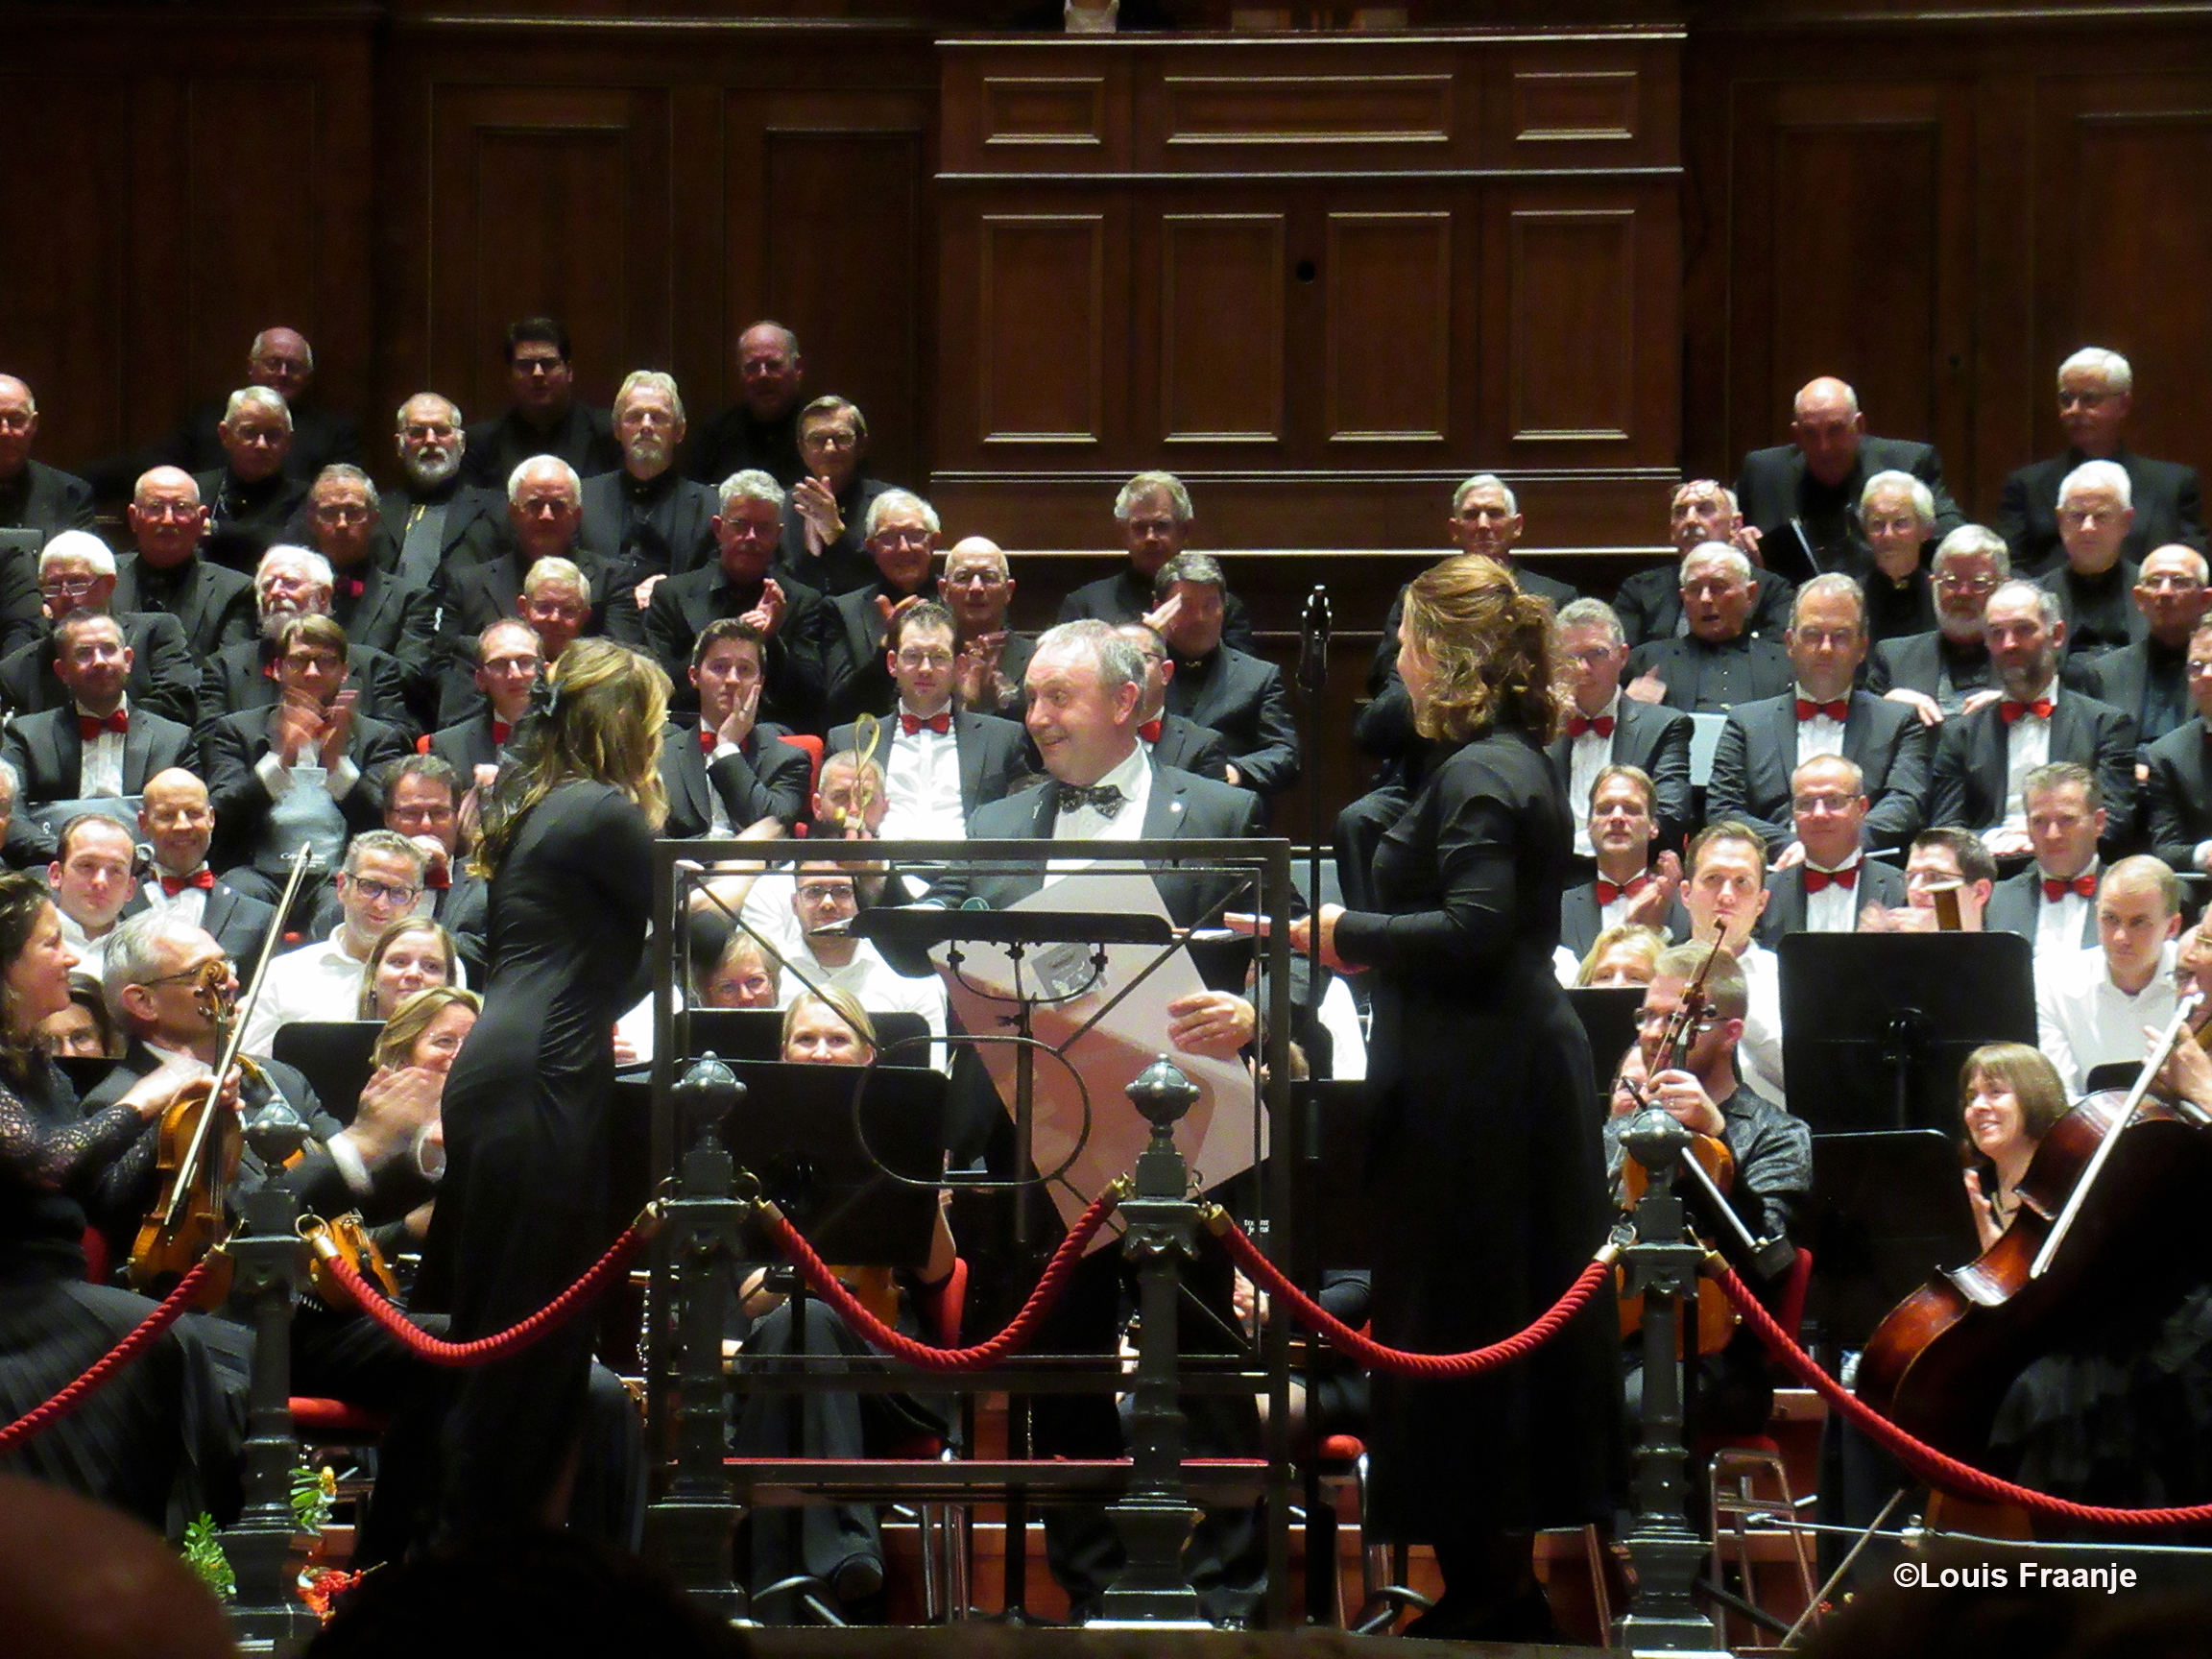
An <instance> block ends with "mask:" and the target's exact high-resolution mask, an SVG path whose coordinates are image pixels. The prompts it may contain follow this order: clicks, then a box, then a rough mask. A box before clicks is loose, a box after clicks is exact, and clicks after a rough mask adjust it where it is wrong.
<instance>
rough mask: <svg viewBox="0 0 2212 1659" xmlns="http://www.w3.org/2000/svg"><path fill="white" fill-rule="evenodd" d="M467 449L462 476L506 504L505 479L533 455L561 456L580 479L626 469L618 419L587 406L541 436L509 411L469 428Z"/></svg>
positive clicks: (574, 406)
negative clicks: (617, 433) (618, 438)
mask: <svg viewBox="0 0 2212 1659" xmlns="http://www.w3.org/2000/svg"><path fill="white" fill-rule="evenodd" d="M466 436H467V438H468V440H469V447H468V449H467V450H466V451H465V452H464V453H463V455H462V457H461V476H462V478H463V479H464V480H465V481H466V482H468V483H470V484H474V485H476V486H477V487H478V488H480V489H484V490H495V491H497V492H498V493H499V495H500V498H501V499H502V500H504V499H505V498H506V495H507V479H508V475H509V474H510V473H512V472H513V471H514V470H515V469H516V468H517V467H519V466H521V465H522V463H523V462H525V461H527V460H529V459H530V458H531V457H532V456H533V455H558V456H559V457H560V458H561V459H562V460H564V461H565V462H567V463H568V465H569V466H571V467H573V468H575V469H576V476H577V477H579V478H590V477H594V476H596V475H597V474H599V473H601V472H612V471H613V470H614V469H615V468H617V467H619V466H621V465H622V445H620V444H619V443H617V442H616V441H615V438H614V417H613V413H612V412H611V411H609V410H605V409H594V408H591V407H589V405H587V404H583V403H571V404H569V405H568V413H567V414H565V415H564V416H562V417H561V419H560V420H559V421H556V422H555V423H554V426H553V429H552V431H550V432H541V431H539V430H538V429H537V428H536V427H535V426H532V425H531V424H530V423H529V422H528V421H524V420H523V419H522V416H521V414H520V412H519V411H517V410H515V409H509V410H508V411H507V412H506V413H505V414H504V415H501V416H500V417H499V418H498V419H497V420H495V421H472V422H471V423H470V424H469V426H468V427H467V428H466Z"/></svg>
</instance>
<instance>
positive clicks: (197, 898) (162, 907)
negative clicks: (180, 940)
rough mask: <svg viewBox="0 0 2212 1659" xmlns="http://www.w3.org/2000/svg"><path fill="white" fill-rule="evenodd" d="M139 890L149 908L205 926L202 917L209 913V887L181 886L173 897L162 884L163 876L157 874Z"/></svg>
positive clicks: (197, 925) (179, 919) (183, 920)
mask: <svg viewBox="0 0 2212 1659" xmlns="http://www.w3.org/2000/svg"><path fill="white" fill-rule="evenodd" d="M202 868H203V869H204V868H205V866H204V865H203V866H202ZM138 891H139V893H140V894H142V895H143V896H144V898H145V900H146V907H147V908H148V909H149V910H157V911H159V912H161V913H162V914H163V915H165V916H173V917H175V918H176V919H177V920H178V921H180V922H184V923H188V924H190V925H191V926H194V927H199V926H204V923H203V922H202V921H201V918H202V917H204V916H205V915H206V914H207V894H208V891H209V890H208V889H207V888H205V887H180V888H178V889H177V897H176V898H174V899H172V898H170V897H169V893H168V890H167V889H166V888H164V887H163V886H162V885H161V878H160V877H159V876H158V875H156V877H155V878H154V879H153V880H151V881H149V882H147V883H146V884H145V885H144V886H142V887H140V888H139V889H138Z"/></svg>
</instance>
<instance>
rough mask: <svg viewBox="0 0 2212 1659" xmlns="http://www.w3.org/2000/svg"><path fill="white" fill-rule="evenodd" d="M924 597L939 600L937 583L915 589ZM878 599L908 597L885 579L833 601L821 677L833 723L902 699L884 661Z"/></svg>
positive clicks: (826, 623) (839, 723) (825, 623)
mask: <svg viewBox="0 0 2212 1659" xmlns="http://www.w3.org/2000/svg"><path fill="white" fill-rule="evenodd" d="M915 591H916V592H918V593H919V594H920V595H921V596H922V597H923V598H925V599H935V598H937V597H938V593H937V579H936V577H934V576H932V577H930V578H928V579H927V580H926V581H925V582H924V583H923V585H922V586H921V587H920V588H918V589H915ZM878 595H882V596H883V597H886V598H888V599H889V600H890V601H891V602H892V603H893V604H894V605H896V604H897V603H898V602H899V601H900V600H902V599H903V598H905V597H906V595H905V594H903V593H893V592H892V591H891V590H890V589H887V588H885V587H884V586H883V583H882V580H881V578H878V579H877V580H875V581H873V582H870V583H869V584H868V586H867V587H865V588H855V589H853V590H852V591H851V592H850V593H839V594H837V595H836V596H834V597H833V598H831V599H830V600H829V605H828V607H827V608H826V616H825V619H824V621H823V622H822V624H821V628H822V666H823V676H824V679H825V680H826V681H827V682H828V685H829V691H828V696H829V713H828V715H827V716H826V718H827V720H828V722H829V724H830V725H832V726H842V725H844V724H845V723H846V722H848V721H852V720H857V719H858V718H859V717H860V716H861V715H862V714H864V713H866V712H868V711H869V710H871V709H888V708H890V707H891V706H892V705H893V704H895V703H897V702H898V701H899V690H898V687H897V686H895V685H893V684H892V683H891V669H890V666H889V665H888V664H887V663H886V662H885V661H883V635H884V622H883V613H882V612H880V611H878V609H877V608H876V600H877V597H878Z"/></svg>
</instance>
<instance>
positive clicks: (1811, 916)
mask: <svg viewBox="0 0 2212 1659" xmlns="http://www.w3.org/2000/svg"><path fill="white" fill-rule="evenodd" d="M1805 724H1807V725H1811V724H1812V722H1811V721H1807V722H1805ZM1829 724H1830V725H1834V724H1835V722H1834V721H1830V722H1829ZM1864 862H1865V860H1864V859H1863V858H1854V859H1852V860H1851V862H1850V863H1848V864H1845V865H1840V866H1839V868H1840V869H1844V870H1857V869H1859V868H1860V867H1861V866H1862V865H1863V864H1864ZM1820 868H1821V867H1820V866H1819V865H1817V864H1815V863H1814V862H1813V861H1812V860H1811V859H1810V858H1808V859H1807V860H1806V861H1805V869H1806V870H1807V871H1808V872H1811V871H1815V870H1819V869H1820ZM1834 873H1835V872H1833V871H1828V872H1824V874H1829V875H1833V874H1834ZM1862 902H1863V901H1862V900H1861V898H1860V894H1859V886H1858V882H1857V880H1856V879H1854V880H1853V882H1852V884H1851V885H1850V886H1848V887H1846V886H1844V885H1843V884H1842V883H1841V882H1840V881H1831V882H1829V883H1828V884H1827V885H1826V886H1825V887H1823V888H1821V889H1820V891H1819V892H1817V893H1815V892H1814V891H1813V889H1812V886H1811V884H1810V883H1808V884H1807V886H1806V889H1805V931H1806V932H1808V933H1855V932H1857V931H1858V930H1859V908H1860V905H1861V903H1862Z"/></svg>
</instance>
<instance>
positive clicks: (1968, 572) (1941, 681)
mask: <svg viewBox="0 0 2212 1659" xmlns="http://www.w3.org/2000/svg"><path fill="white" fill-rule="evenodd" d="M2011 568H2012V566H2011V561H2010V557H2009V556H2008V554H2007V553H2006V551H2005V543H2004V542H2003V541H2000V540H1999V539H1998V536H1997V533H1996V532H1995V531H1994V530H1990V529H1987V528H1985V527H1984V526H1983V525H1980V524H1961V525H1960V526H1959V528H1958V529H1956V530H1954V531H1952V532H1951V534H1950V535H1948V536H1946V537H1944V538H1943V540H1942V541H1941V542H1940V543H1938V544H1937V546H1936V557H1935V559H1934V560H1933V561H1932V562H1931V565H1930V567H1929V587H1930V589H1931V590H1932V592H1933V594H1934V597H1935V601H1936V626H1935V627H1934V628H1933V629H1932V630H1930V631H1929V632H1927V633H1925V634H1911V635H1908V636H1906V637H1904V638H1901V639H1884V640H1881V641H1879V642H1877V643H1876V645H1875V647H1874V654H1873V656H1872V657H1870V658H1868V659H1867V662H1866V689H1867V690H1869V691H1872V692H1874V693H1876V694H1877V695H1879V696H1884V697H1888V698H1892V699H1894V700H1895V701H1897V702H1899V703H1903V704H1905V705H1906V706H1907V707H1908V708H1910V709H1911V710H1912V711H1913V712H1914V713H1915V714H1917V715H1919V717H1920V721H1921V724H1923V725H1925V726H1940V725H1941V724H1942V723H1943V722H1944V720H1945V719H1947V718H1948V717H1950V716H1951V715H1954V714H1959V713H1962V712H1968V711H1971V710H1972V709H1975V708H1977V707H1979V706H1980V705H1981V704H1982V703H1984V702H1986V701H1987V700H1988V699H1989V698H1991V697H1994V696H1996V695H1997V680H1996V671H1995V670H1994V669H1993V668H1991V667H1990V665H1989V643H1988V640H1987V638H1986V637H1984V633H1983V628H1982V613H1983V612H1984V610H1986V609H1987V608H1988V604H1989V595H1990V594H1992V593H1994V592H1996V591H1997V588H1998V585H1999V584H2000V583H2003V582H2005V581H2006V580H2008V578H2009V577H2010V575H2011Z"/></svg>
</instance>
